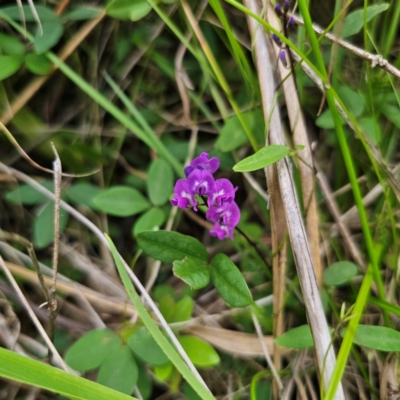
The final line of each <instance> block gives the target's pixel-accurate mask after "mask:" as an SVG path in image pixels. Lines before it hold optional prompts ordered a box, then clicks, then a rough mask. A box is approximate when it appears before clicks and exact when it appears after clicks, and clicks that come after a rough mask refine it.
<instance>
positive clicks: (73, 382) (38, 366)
mask: <svg viewBox="0 0 400 400" xmlns="http://www.w3.org/2000/svg"><path fill="white" fill-rule="evenodd" d="M0 360H1V362H0V376H1V377H3V378H6V379H10V380H13V381H16V382H20V383H24V384H26V385H29V386H36V387H39V388H42V389H46V390H49V391H50V392H54V393H58V394H60V395H63V396H66V397H68V398H71V399H82V400H83V399H84V400H110V399H112V400H136V399H135V398H133V397H131V396H127V395H125V394H123V393H119V392H117V391H115V390H112V389H109V388H107V387H104V386H102V385H99V384H98V383H95V382H92V381H89V380H88V379H84V378H81V377H79V376H76V375H74V374H70V373H68V372H65V371H63V370H61V369H59V368H55V367H52V366H50V365H48V364H45V363H42V362H40V361H36V360H33V359H31V358H28V357H25V356H22V355H20V354H16V353H13V352H12V351H9V350H6V349H3V348H0Z"/></svg>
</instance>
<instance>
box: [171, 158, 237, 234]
mask: <svg viewBox="0 0 400 400" xmlns="http://www.w3.org/2000/svg"><path fill="white" fill-rule="evenodd" d="M219 164H220V162H219V159H218V158H217V157H212V158H208V154H207V153H201V154H200V156H199V157H197V158H195V159H194V160H193V161H192V162H191V163H190V164H189V165H187V166H186V167H185V169H184V172H185V175H186V179H179V180H178V181H177V182H176V184H175V188H174V197H173V198H172V200H171V204H172V205H173V206H177V207H179V208H193V210H194V211H197V200H196V198H195V195H198V196H200V197H201V198H202V199H203V200H204V201H205V202H207V205H208V210H207V213H206V218H207V219H208V220H209V221H212V222H214V229H212V230H211V231H210V234H211V236H216V237H218V239H219V240H222V239H225V238H228V237H229V238H230V239H233V230H234V229H235V226H236V225H237V224H238V223H239V220H240V209H239V207H238V205H237V204H236V203H235V201H234V199H235V192H236V190H237V189H238V188H237V187H236V188H234V187H233V185H232V183H231V182H230V181H229V179H225V178H222V179H214V177H213V174H214V173H215V172H216V171H217V169H218V168H219ZM206 196H207V200H206V199H205V197H206Z"/></svg>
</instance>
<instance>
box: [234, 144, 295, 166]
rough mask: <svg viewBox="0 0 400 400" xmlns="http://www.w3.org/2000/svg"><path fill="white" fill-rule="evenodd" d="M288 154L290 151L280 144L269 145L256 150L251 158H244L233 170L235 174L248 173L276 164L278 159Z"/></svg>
mask: <svg viewBox="0 0 400 400" xmlns="http://www.w3.org/2000/svg"><path fill="white" fill-rule="evenodd" d="M289 154H290V149H289V147H287V146H283V145H281V144H276V145H269V146H266V147H263V148H262V149H260V150H258V151H257V153H255V154H253V155H252V156H249V157H246V158H245V159H243V160H242V161H240V162H238V163H237V164H236V165H235V166H234V167H233V170H234V171H236V172H250V171H256V170H258V169H262V168H265V167H267V166H268V165H271V164H273V163H276V162H277V161H279V160H280V159H282V158H284V157H286V156H287V155H289Z"/></svg>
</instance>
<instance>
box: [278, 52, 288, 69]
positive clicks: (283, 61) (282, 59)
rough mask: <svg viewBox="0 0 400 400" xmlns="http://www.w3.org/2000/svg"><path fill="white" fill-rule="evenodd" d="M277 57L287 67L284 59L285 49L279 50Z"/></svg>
mask: <svg viewBox="0 0 400 400" xmlns="http://www.w3.org/2000/svg"><path fill="white" fill-rule="evenodd" d="M279 59H280V60H281V62H282V64H283V65H284V66H285V67H286V68H287V66H288V64H287V60H286V51H285V50H281V51H280V52H279Z"/></svg>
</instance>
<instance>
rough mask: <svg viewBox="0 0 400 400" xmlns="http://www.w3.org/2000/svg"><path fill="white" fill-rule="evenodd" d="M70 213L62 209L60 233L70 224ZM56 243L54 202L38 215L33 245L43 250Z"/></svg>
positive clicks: (34, 228) (34, 225)
mask: <svg viewBox="0 0 400 400" xmlns="http://www.w3.org/2000/svg"><path fill="white" fill-rule="evenodd" d="M68 218H69V215H68V213H67V212H66V211H65V210H63V209H62V208H60V233H61V232H62V231H63V230H64V229H65V227H66V226H67V223H68ZM53 241H54V202H53V201H52V202H50V203H47V204H46V205H45V206H44V207H43V208H41V209H40V210H39V212H38V214H37V215H36V218H35V221H34V223H33V243H34V244H35V247H36V248H38V249H43V248H45V247H47V246H48V245H49V244H51V243H53Z"/></svg>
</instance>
